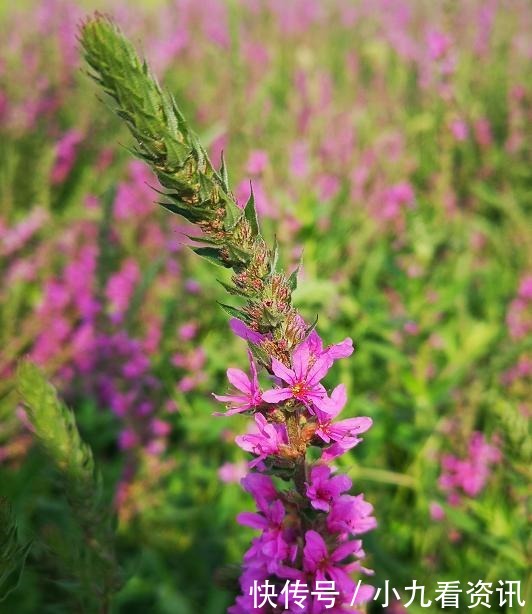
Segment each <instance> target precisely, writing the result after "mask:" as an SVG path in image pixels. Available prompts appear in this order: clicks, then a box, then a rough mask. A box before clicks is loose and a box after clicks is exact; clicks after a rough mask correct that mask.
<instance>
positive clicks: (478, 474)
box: [438, 431, 502, 505]
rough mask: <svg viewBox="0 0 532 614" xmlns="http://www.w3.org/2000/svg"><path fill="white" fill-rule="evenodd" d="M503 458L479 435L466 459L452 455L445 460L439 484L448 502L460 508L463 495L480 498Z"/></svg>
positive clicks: (469, 447) (472, 441)
mask: <svg viewBox="0 0 532 614" xmlns="http://www.w3.org/2000/svg"><path fill="white" fill-rule="evenodd" d="M501 458H502V457H501V452H500V450H499V448H498V447H497V446H496V445H495V444H493V443H491V444H490V443H488V442H487V441H486V438H485V436H484V435H483V434H482V433H480V432H478V431H476V432H474V433H473V434H472V435H471V438H470V440H469V443H468V455H467V457H466V458H463V459H460V458H458V457H456V456H454V455H452V454H446V455H445V456H443V458H442V461H441V466H442V474H441V476H440V479H439V481H438V484H439V486H440V488H441V490H442V491H443V492H444V493H446V494H447V499H448V502H449V503H450V504H451V505H458V504H459V503H460V502H461V500H462V498H463V495H467V496H468V497H476V496H478V495H479V494H480V493H481V492H482V490H483V489H484V487H485V485H486V482H487V480H488V478H489V476H490V473H491V469H492V466H493V465H495V464H497V463H499V462H500V460H501Z"/></svg>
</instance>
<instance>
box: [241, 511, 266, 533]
mask: <svg viewBox="0 0 532 614" xmlns="http://www.w3.org/2000/svg"><path fill="white" fill-rule="evenodd" d="M236 521H237V522H238V524H242V525H244V526H246V527H251V528H253V529H266V528H268V521H267V520H266V518H264V516H261V515H260V514H255V513H253V512H241V513H240V514H238V516H237V517H236Z"/></svg>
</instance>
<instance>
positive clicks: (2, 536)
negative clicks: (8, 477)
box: [0, 497, 32, 602]
mask: <svg viewBox="0 0 532 614" xmlns="http://www.w3.org/2000/svg"><path fill="white" fill-rule="evenodd" d="M31 546H32V542H27V543H25V544H23V545H21V544H19V542H18V537H17V524H16V521H15V518H14V516H13V512H12V509H11V506H10V505H9V503H8V502H7V500H6V499H5V498H3V497H0V602H2V601H4V599H6V598H7V596H8V595H9V594H10V593H12V592H13V591H14V590H15V589H16V588H17V587H18V585H19V583H20V578H21V576H22V572H23V570H24V565H25V563H26V557H27V556H28V553H29V551H30V549H31Z"/></svg>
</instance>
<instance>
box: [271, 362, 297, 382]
mask: <svg viewBox="0 0 532 614" xmlns="http://www.w3.org/2000/svg"><path fill="white" fill-rule="evenodd" d="M272 371H273V372H274V373H275V375H277V377H279V378H280V379H282V380H283V381H284V382H286V383H287V384H294V383H295V382H296V381H297V380H296V375H295V373H294V372H293V371H292V369H289V368H288V367H286V366H285V365H283V363H282V362H281V361H280V360H277V358H272Z"/></svg>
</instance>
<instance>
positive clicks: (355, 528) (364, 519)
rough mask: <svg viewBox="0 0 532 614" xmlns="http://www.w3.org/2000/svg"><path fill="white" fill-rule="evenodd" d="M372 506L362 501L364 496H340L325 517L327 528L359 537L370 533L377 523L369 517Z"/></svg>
mask: <svg viewBox="0 0 532 614" xmlns="http://www.w3.org/2000/svg"><path fill="white" fill-rule="evenodd" d="M372 513H373V505H371V503H368V502H367V501H365V500H364V495H357V496H356V497H352V496H351V495H342V496H341V497H340V498H339V499H337V500H336V501H333V503H332V504H331V511H330V513H329V515H328V516H327V528H328V529H329V531H332V532H333V533H334V532H338V533H350V534H351V535H360V534H361V533H366V532H367V531H371V530H372V529H374V528H375V527H376V526H377V521H376V520H375V518H374V517H373V516H372V515H371V514H372Z"/></svg>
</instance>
